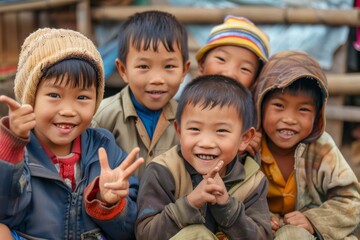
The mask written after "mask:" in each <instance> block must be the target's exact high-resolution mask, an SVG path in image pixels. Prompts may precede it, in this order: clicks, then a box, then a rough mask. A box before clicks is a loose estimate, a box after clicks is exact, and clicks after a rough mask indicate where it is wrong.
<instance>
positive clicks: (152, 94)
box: [116, 43, 190, 110]
mask: <svg viewBox="0 0 360 240" xmlns="http://www.w3.org/2000/svg"><path fill="white" fill-rule="evenodd" d="M174 49H175V51H174V52H168V51H167V50H166V49H165V47H164V45H163V44H162V43H160V44H159V46H158V51H157V52H154V51H153V50H152V49H151V48H149V49H148V50H147V51H144V50H143V48H141V50H140V51H137V50H136V48H135V47H134V46H132V45H131V46H130V47H129V52H128V55H127V57H126V66H125V65H124V64H123V63H122V62H120V61H119V60H118V59H117V60H116V66H117V69H118V71H119V73H120V75H121V77H122V78H123V79H124V81H125V82H126V83H128V84H129V85H130V89H131V91H132V92H133V94H134V96H135V99H136V101H138V102H139V103H140V104H141V105H143V106H145V107H147V108H148V109H151V110H159V109H162V108H163V107H164V106H165V105H166V104H167V103H168V102H169V100H170V99H171V98H173V97H174V95H175V94H176V92H177V91H178V89H179V86H180V83H181V82H182V81H183V79H184V77H185V74H186V73H187V71H188V68H189V65H190V62H187V63H185V64H184V62H183V58H182V54H181V51H180V49H179V48H178V47H177V45H176V44H174Z"/></svg>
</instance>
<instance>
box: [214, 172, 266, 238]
mask: <svg viewBox="0 0 360 240" xmlns="http://www.w3.org/2000/svg"><path fill="white" fill-rule="evenodd" d="M267 190H268V184H267V180H266V178H265V177H263V179H262V180H261V182H260V183H259V185H258V187H257V188H256V189H255V191H254V192H253V193H251V194H250V195H249V196H248V197H247V198H246V199H245V201H244V202H241V201H239V200H238V199H235V198H234V197H230V198H229V202H228V203H227V204H225V205H218V204H216V205H213V206H211V205H209V206H210V209H211V213H212V215H213V216H214V218H215V220H216V222H217V224H218V225H219V229H220V230H221V231H222V232H224V233H225V234H226V236H227V237H228V238H229V239H272V231H271V225H270V214H269V207H268V204H267V199H266V195H267Z"/></svg>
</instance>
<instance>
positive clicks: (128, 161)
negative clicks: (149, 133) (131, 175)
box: [120, 147, 140, 171]
mask: <svg viewBox="0 0 360 240" xmlns="http://www.w3.org/2000/svg"><path fill="white" fill-rule="evenodd" d="M139 152H140V148H138V147H136V148H134V149H133V150H132V151H131V152H130V153H129V154H128V156H127V157H126V158H125V159H124V161H123V162H122V163H121V164H120V168H121V169H122V170H123V171H125V169H127V168H128V167H129V166H130V165H131V164H132V163H133V162H134V160H135V159H136V155H137V154H138V153H139Z"/></svg>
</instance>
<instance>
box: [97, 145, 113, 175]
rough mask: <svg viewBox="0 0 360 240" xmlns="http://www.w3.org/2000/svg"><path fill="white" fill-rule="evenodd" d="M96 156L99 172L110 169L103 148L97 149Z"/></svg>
mask: <svg viewBox="0 0 360 240" xmlns="http://www.w3.org/2000/svg"><path fill="white" fill-rule="evenodd" d="M98 155H99V162H100V167H101V170H108V169H110V166H109V162H108V157H107V154H106V151H105V148H103V147H101V148H99V150H98Z"/></svg>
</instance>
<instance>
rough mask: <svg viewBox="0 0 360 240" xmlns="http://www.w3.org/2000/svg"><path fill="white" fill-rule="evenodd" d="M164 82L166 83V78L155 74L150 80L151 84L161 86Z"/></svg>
mask: <svg viewBox="0 0 360 240" xmlns="http://www.w3.org/2000/svg"><path fill="white" fill-rule="evenodd" d="M164 82H165V80H164V77H163V76H162V75H161V74H154V75H153V76H152V77H151V78H150V84H156V85H161V84H164Z"/></svg>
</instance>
